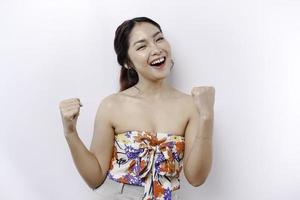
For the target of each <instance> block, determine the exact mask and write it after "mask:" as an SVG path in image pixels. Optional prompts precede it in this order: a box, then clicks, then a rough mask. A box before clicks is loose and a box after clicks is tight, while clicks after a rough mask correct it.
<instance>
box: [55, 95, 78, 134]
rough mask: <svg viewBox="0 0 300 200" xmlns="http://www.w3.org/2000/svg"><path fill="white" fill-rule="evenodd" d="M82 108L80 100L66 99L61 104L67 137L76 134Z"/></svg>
mask: <svg viewBox="0 0 300 200" xmlns="http://www.w3.org/2000/svg"><path fill="white" fill-rule="evenodd" d="M81 106H82V104H81V103H80V100H79V98H71V99H65V100H62V101H61V102H60V103H59V109H60V114H61V119H62V123H63V128H64V134H65V136H67V135H70V134H75V133H76V123H77V119H78V116H79V112H80V107H81Z"/></svg>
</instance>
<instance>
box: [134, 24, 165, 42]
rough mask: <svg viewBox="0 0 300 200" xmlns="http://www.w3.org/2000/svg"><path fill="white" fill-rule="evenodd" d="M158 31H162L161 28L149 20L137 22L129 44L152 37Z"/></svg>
mask: <svg viewBox="0 0 300 200" xmlns="http://www.w3.org/2000/svg"><path fill="white" fill-rule="evenodd" d="M158 31H159V32H160V30H159V29H158V28H157V27H156V26H154V25H153V24H150V23H147V22H141V23H137V24H135V26H134V27H133V29H132V30H131V33H130V35H129V44H131V43H133V42H135V41H137V40H141V39H147V38H151V37H152V36H153V34H154V33H156V32H158Z"/></svg>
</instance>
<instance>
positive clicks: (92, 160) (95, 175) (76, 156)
mask: <svg viewBox="0 0 300 200" xmlns="http://www.w3.org/2000/svg"><path fill="white" fill-rule="evenodd" d="M65 138H66V141H67V143H68V145H69V149H70V151H71V154H72V158H73V161H74V163H75V166H76V168H77V170H78V172H79V174H80V175H81V177H82V178H83V179H84V181H85V182H86V183H87V184H88V185H89V187H90V188H92V189H94V188H96V187H97V186H99V185H100V184H101V183H102V181H103V180H104V179H105V174H103V172H102V170H101V166H100V164H99V162H98V160H97V158H96V157H95V155H94V154H93V153H91V152H90V151H89V150H88V149H87V148H86V147H85V145H84V144H83V142H82V141H81V139H80V138H79V136H78V134H77V131H76V132H75V133H74V134H66V136H65Z"/></svg>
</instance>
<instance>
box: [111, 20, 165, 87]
mask: <svg viewBox="0 0 300 200" xmlns="http://www.w3.org/2000/svg"><path fill="white" fill-rule="evenodd" d="M139 22H148V23H150V24H152V25H154V26H156V27H157V28H158V29H159V30H160V32H162V30H161V27H160V25H159V24H158V23H156V22H155V21H153V20H152V19H150V18H148V17H136V18H133V19H130V20H126V21H124V22H123V23H122V24H121V25H120V26H119V27H118V28H117V30H116V32H115V39H114V48H115V52H116V54H117V59H118V63H119V64H120V65H121V72H120V90H119V92H121V91H123V90H126V89H127V88H130V87H131V86H134V85H135V84H136V83H137V82H138V81H139V77H138V74H137V72H136V71H135V67H134V65H133V63H132V62H131V60H130V58H129V56H128V48H129V35H130V33H131V31H132V29H133V27H134V26H135V24H137V23H139ZM125 64H127V66H128V69H127V68H126V67H125V66H124V65H125Z"/></svg>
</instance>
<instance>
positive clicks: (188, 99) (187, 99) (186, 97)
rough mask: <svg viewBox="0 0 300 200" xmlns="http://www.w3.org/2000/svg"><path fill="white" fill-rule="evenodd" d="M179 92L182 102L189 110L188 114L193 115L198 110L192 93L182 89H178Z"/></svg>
mask: <svg viewBox="0 0 300 200" xmlns="http://www.w3.org/2000/svg"><path fill="white" fill-rule="evenodd" d="M178 94H179V96H180V97H181V98H179V99H180V104H181V105H182V106H184V109H186V111H187V112H188V115H189V116H190V117H191V116H192V115H194V114H195V113H196V112H197V107H196V104H195V103H194V99H193V97H192V95H191V94H187V93H184V92H181V91H178Z"/></svg>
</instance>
